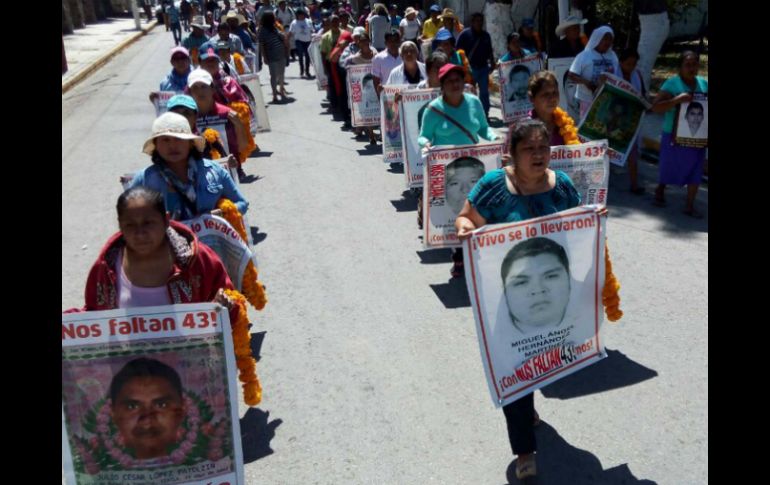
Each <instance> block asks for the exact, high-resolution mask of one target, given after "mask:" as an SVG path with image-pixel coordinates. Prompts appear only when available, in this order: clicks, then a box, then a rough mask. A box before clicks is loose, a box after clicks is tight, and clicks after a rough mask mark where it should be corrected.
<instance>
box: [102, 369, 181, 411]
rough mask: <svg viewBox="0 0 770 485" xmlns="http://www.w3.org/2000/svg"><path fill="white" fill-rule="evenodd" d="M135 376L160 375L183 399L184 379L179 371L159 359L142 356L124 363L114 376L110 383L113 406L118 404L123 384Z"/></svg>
mask: <svg viewBox="0 0 770 485" xmlns="http://www.w3.org/2000/svg"><path fill="white" fill-rule="evenodd" d="M135 377H160V378H162V379H165V380H167V381H168V383H169V384H171V387H173V388H174V390H175V391H176V392H177V394H178V395H179V399H182V379H181V378H180V377H179V373H178V372H177V371H175V370H174V368H173V367H171V366H169V365H167V364H164V363H163V362H161V361H159V360H155V359H148V358H146V357H141V358H139V359H134V360H132V361H131V362H129V363H127V364H126V365H124V366H123V368H122V369H120V371H119V372H118V373H117V374H115V376H114V377H113V378H112V382H111V383H110V399H112V405H113V406H115V405H117V402H116V401H117V399H118V395H119V394H120V391H121V390H122V389H123V386H125V385H126V384H127V383H128V381H130V380H131V379H133V378H135Z"/></svg>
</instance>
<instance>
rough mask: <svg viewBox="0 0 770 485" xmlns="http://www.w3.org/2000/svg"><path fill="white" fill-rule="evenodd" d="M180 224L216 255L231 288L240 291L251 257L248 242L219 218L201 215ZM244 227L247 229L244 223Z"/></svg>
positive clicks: (225, 221)
mask: <svg viewBox="0 0 770 485" xmlns="http://www.w3.org/2000/svg"><path fill="white" fill-rule="evenodd" d="M182 223H183V224H185V225H186V226H187V227H189V228H190V229H192V230H193V232H194V233H195V235H196V236H198V239H200V240H201V242H203V243H204V244H206V245H207V246H208V247H210V248H211V249H212V250H214V252H215V253H217V256H219V259H221V260H222V263H223V264H224V265H225V269H226V270H227V275H228V276H229V277H230V280H231V281H232V282H233V286H235V288H236V289H237V290H238V291H241V285H242V284H243V273H244V272H245V271H246V265H247V264H248V263H249V259H251V258H252V256H253V255H252V253H251V249H250V247H249V243H248V241H244V240H243V238H242V237H241V235H240V234H238V231H236V230H235V228H234V227H233V226H231V225H230V223H229V222H227V220H225V219H223V218H222V217H219V216H212V215H211V214H202V215H200V216H198V217H196V218H194V219H189V220H186V221H182ZM244 226H245V227H248V225H246V224H245V221H244Z"/></svg>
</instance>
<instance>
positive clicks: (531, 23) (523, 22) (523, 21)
mask: <svg viewBox="0 0 770 485" xmlns="http://www.w3.org/2000/svg"><path fill="white" fill-rule="evenodd" d="M521 26H522V27H531V28H534V27H535V19H531V18H526V19H521Z"/></svg>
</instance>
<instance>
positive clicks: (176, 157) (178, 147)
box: [155, 136, 190, 164]
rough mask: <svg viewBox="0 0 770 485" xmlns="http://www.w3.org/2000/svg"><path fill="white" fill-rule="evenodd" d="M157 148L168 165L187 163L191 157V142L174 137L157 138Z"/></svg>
mask: <svg viewBox="0 0 770 485" xmlns="http://www.w3.org/2000/svg"><path fill="white" fill-rule="evenodd" d="M155 148H157V149H158V153H159V154H160V156H161V157H163V159H164V160H165V161H166V163H168V164H177V163H185V162H187V159H188V157H189V156H190V140H182V139H181V138H176V137H173V136H159V137H157V138H155Z"/></svg>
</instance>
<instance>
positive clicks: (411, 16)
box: [406, 13, 417, 22]
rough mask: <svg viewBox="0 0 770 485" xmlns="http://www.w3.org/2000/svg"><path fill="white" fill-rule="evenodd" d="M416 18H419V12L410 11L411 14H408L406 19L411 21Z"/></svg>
mask: <svg viewBox="0 0 770 485" xmlns="http://www.w3.org/2000/svg"><path fill="white" fill-rule="evenodd" d="M416 18H417V14H416V13H410V14H409V15H407V16H406V19H407V20H408V21H410V22H414V19H416Z"/></svg>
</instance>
